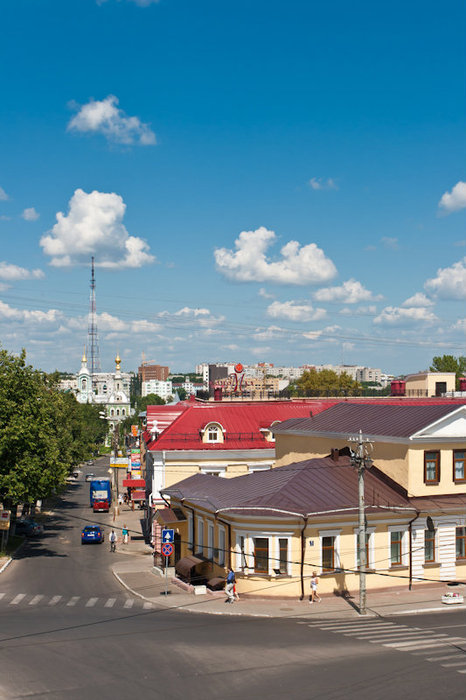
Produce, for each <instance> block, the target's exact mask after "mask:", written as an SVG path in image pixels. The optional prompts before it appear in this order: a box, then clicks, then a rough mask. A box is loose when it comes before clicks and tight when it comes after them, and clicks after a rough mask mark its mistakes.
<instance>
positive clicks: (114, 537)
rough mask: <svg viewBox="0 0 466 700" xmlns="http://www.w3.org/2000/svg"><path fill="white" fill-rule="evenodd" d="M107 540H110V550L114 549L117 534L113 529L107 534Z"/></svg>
mask: <svg viewBox="0 0 466 700" xmlns="http://www.w3.org/2000/svg"><path fill="white" fill-rule="evenodd" d="M108 541H109V542H110V551H111V552H114V551H115V550H116V541H117V536H116V533H115V530H112V531H111V533H110V534H109V536H108Z"/></svg>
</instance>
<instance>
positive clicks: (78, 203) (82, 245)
mask: <svg viewBox="0 0 466 700" xmlns="http://www.w3.org/2000/svg"><path fill="white" fill-rule="evenodd" d="M125 210H126V204H125V203H124V202H123V198H122V197H120V195H118V194H115V193H114V192H112V193H106V192H98V191H97V190H94V191H93V192H91V193H90V194H88V193H87V192H84V191H83V190H81V189H77V190H76V191H75V193H74V194H73V196H72V198H71V199H70V203H69V213H68V215H65V214H63V212H58V213H57V223H56V224H55V225H54V226H53V228H52V229H51V231H49V232H48V233H47V234H45V235H44V236H42V238H41V240H40V245H41V246H42V247H43V249H44V253H45V254H46V255H50V256H51V257H52V260H51V262H50V264H51V265H54V266H55V267H70V266H72V265H77V264H80V263H88V262H89V259H90V257H91V256H92V255H95V257H96V265H97V266H99V267H107V268H125V267H130V268H137V267H141V266H142V265H145V264H147V263H151V262H154V260H155V257H154V256H153V255H151V254H150V253H149V252H148V250H149V246H148V245H147V243H146V242H145V241H144V240H143V239H142V238H137V237H135V236H130V235H129V234H128V231H127V230H126V228H125V226H124V225H123V223H122V219H123V217H124V215H125Z"/></svg>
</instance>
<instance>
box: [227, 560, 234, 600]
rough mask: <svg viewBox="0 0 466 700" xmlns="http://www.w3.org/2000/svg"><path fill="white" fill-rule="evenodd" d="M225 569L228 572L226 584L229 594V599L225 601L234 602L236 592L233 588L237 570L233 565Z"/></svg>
mask: <svg viewBox="0 0 466 700" xmlns="http://www.w3.org/2000/svg"><path fill="white" fill-rule="evenodd" d="M225 571H226V572H227V580H226V584H225V593H226V595H227V599H226V600H225V603H234V602H235V594H234V593H233V590H234V587H235V583H236V576H235V572H234V571H233V569H232V568H231V567H228V569H225Z"/></svg>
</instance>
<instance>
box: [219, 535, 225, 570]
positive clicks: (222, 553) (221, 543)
mask: <svg viewBox="0 0 466 700" xmlns="http://www.w3.org/2000/svg"><path fill="white" fill-rule="evenodd" d="M218 563H219V564H220V566H223V565H224V564H225V530H224V529H223V528H219V530H218Z"/></svg>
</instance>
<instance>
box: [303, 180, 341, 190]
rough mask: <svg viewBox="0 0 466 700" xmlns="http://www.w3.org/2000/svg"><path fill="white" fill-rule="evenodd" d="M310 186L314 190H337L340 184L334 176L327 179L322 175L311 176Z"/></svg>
mask: <svg viewBox="0 0 466 700" xmlns="http://www.w3.org/2000/svg"><path fill="white" fill-rule="evenodd" d="M309 187H310V188H311V189H312V190H337V189H338V185H337V183H336V182H335V180H334V179H333V178H332V177H328V178H327V179H325V178H322V177H311V179H310V180H309Z"/></svg>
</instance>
